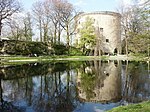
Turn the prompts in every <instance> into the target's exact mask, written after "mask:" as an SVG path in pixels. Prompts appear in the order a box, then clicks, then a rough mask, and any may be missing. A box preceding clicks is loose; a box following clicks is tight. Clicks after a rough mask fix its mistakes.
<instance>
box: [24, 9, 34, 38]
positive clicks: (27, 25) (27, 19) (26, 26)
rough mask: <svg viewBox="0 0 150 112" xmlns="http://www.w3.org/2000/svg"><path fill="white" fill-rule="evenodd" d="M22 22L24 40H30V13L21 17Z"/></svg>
mask: <svg viewBox="0 0 150 112" xmlns="http://www.w3.org/2000/svg"><path fill="white" fill-rule="evenodd" d="M23 23H24V32H23V33H24V37H25V40H26V41H32V36H33V32H32V21H31V14H30V13H29V12H28V13H27V14H26V17H24V18H23Z"/></svg>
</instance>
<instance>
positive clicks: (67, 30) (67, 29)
mask: <svg viewBox="0 0 150 112" xmlns="http://www.w3.org/2000/svg"><path fill="white" fill-rule="evenodd" d="M66 32H67V40H66V41H67V45H66V47H67V48H69V44H70V43H69V26H68V25H67V28H66Z"/></svg>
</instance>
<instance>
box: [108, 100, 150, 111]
mask: <svg viewBox="0 0 150 112" xmlns="http://www.w3.org/2000/svg"><path fill="white" fill-rule="evenodd" d="M108 112H150V101H147V102H142V103H139V104H130V105H128V106H119V107H116V108H113V109H112V110H109V111H108Z"/></svg>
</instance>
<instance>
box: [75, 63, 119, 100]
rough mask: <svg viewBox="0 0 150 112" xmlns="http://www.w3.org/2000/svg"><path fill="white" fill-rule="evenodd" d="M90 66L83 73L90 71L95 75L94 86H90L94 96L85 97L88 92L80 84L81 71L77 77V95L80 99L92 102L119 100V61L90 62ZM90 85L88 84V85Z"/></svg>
mask: <svg viewBox="0 0 150 112" xmlns="http://www.w3.org/2000/svg"><path fill="white" fill-rule="evenodd" d="M91 63H93V64H91V65H92V66H90V67H87V68H85V74H84V75H87V74H86V73H88V72H92V74H93V75H94V76H95V79H94V81H93V85H94V88H91V91H92V92H93V94H94V96H93V97H90V98H87V97H88V96H87V95H88V93H87V91H84V89H83V86H82V81H83V80H82V75H83V74H82V73H81V72H79V74H78V77H77V84H78V85H77V87H78V90H79V91H78V96H79V98H80V99H82V100H86V101H92V102H108V101H113V102H115V101H119V100H120V99H121V76H120V66H117V65H118V64H119V62H114V61H109V62H101V61H94V62H91ZM89 86H90V85H89Z"/></svg>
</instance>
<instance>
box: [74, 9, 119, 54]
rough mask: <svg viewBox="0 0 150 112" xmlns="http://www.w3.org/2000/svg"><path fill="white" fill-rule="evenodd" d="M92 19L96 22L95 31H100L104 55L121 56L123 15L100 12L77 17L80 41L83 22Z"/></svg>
mask: <svg viewBox="0 0 150 112" xmlns="http://www.w3.org/2000/svg"><path fill="white" fill-rule="evenodd" d="M87 17H90V18H93V20H94V27H95V29H99V30H98V31H100V34H101V36H99V38H100V39H101V43H100V48H99V49H100V50H101V51H102V53H103V54H119V53H120V52H121V15H120V14H119V13H116V12H110V11H99V12H92V13H81V14H79V15H78V16H77V17H76V23H77V26H76V31H77V33H76V39H77V40H78V41H79V40H80V39H79V38H80V34H79V31H80V29H81V24H82V22H85V20H86V18H87Z"/></svg>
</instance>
